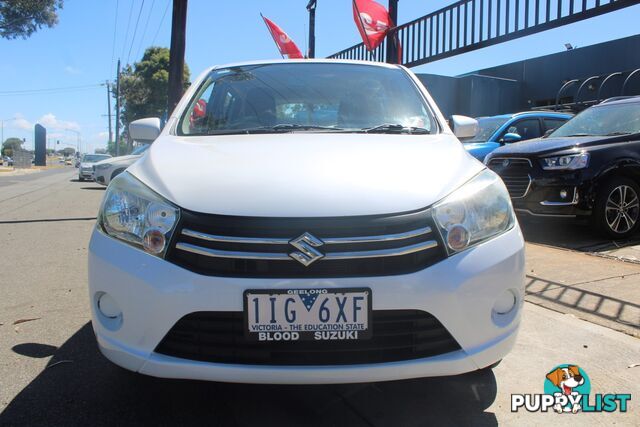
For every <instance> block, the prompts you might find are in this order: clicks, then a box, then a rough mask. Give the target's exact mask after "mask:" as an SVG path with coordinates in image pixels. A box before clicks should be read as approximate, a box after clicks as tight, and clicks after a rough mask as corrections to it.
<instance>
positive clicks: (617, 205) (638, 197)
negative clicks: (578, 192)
mask: <svg viewBox="0 0 640 427" xmlns="http://www.w3.org/2000/svg"><path fill="white" fill-rule="evenodd" d="M594 220H595V225H596V226H597V227H598V228H599V229H600V231H601V232H602V233H603V234H605V235H606V236H608V237H611V238H612V239H626V238H627V237H629V236H631V235H632V234H634V233H635V232H636V231H637V230H638V226H639V225H640V187H639V186H638V184H636V182H635V181H633V180H631V179H629V178H623V177H615V178H613V179H611V180H609V181H607V182H606V183H605V184H604V185H603V186H602V187H601V188H600V189H599V190H598V194H597V196H596V204H595V212H594Z"/></svg>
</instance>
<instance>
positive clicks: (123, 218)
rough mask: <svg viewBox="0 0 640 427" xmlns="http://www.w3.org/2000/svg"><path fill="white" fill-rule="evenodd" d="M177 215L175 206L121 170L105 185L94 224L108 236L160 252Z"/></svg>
mask: <svg viewBox="0 0 640 427" xmlns="http://www.w3.org/2000/svg"><path fill="white" fill-rule="evenodd" d="M179 217H180V210H179V209H178V208H177V207H175V206H174V205H173V204H171V203H170V202H168V201H167V200H165V199H164V198H162V197H161V196H160V195H158V194H156V193H155V192H153V191H152V190H151V189H149V188H148V187H147V186H146V185H144V184H143V183H142V182H140V181H138V180H137V179H136V178H135V177H134V176H133V175H131V174H130V173H127V172H124V173H121V174H120V175H118V176H117V177H116V178H115V179H114V180H113V181H111V184H110V185H109V187H108V188H107V192H106V194H105V196H104V201H103V202H102V207H101V208H100V214H99V216H98V224H99V226H100V227H102V229H103V230H104V232H105V233H107V234H108V235H110V236H113V237H115V238H117V239H120V240H123V241H125V242H127V243H130V244H132V245H134V246H138V247H142V248H143V249H144V250H145V251H147V252H149V253H150V254H153V255H157V256H163V255H164V254H165V252H166V249H167V245H168V243H169V241H170V240H171V235H172V233H173V231H174V229H175V226H176V223H177V222H178V219H179Z"/></svg>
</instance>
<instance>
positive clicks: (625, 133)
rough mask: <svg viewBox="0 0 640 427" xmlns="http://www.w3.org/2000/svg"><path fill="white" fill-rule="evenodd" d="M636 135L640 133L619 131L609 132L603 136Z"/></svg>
mask: <svg viewBox="0 0 640 427" xmlns="http://www.w3.org/2000/svg"><path fill="white" fill-rule="evenodd" d="M636 133H640V132H620V131H618V132H610V133H607V134H605V135H603V136H622V135H633V134H636Z"/></svg>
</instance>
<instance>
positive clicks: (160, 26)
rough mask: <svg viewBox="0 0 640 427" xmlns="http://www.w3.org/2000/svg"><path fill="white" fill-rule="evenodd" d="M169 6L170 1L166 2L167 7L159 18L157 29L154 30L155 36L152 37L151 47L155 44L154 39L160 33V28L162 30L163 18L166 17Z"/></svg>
mask: <svg viewBox="0 0 640 427" xmlns="http://www.w3.org/2000/svg"><path fill="white" fill-rule="evenodd" d="M170 4H171V0H167V5H166V6H165V8H164V13H163V14H162V18H160V23H159V24H158V29H157V30H156V34H155V35H154V36H153V40H151V46H153V44H154V43H155V42H156V37H158V34H159V33H160V28H162V23H163V22H164V17H165V16H167V11H168V10H169V5H170Z"/></svg>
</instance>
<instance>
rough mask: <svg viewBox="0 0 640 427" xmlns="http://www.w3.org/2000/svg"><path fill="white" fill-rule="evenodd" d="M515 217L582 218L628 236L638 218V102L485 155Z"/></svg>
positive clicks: (599, 110) (588, 114)
mask: <svg viewBox="0 0 640 427" xmlns="http://www.w3.org/2000/svg"><path fill="white" fill-rule="evenodd" d="M486 162H487V165H488V166H489V168H491V169H492V170H494V171H495V172H496V173H498V174H499V175H500V176H501V177H502V179H503V180H504V182H505V184H506V185H507V188H508V189H509V193H510V194H511V198H512V200H513V204H514V206H515V208H516V210H517V211H520V212H523V213H526V214H531V215H536V216H552V217H587V218H590V219H591V220H592V221H593V222H594V224H595V226H596V227H597V228H598V229H600V230H601V231H602V232H603V233H605V234H606V235H607V236H609V237H612V238H614V239H617V238H625V237H629V236H630V235H631V234H633V233H634V232H635V231H636V230H637V229H638V223H639V221H638V219H639V214H640V209H639V204H638V197H639V195H640V187H639V186H638V185H639V184H640V97H633V98H627V99H613V100H610V101H605V102H602V103H600V104H599V105H596V106H593V107H591V108H589V109H587V110H585V111H583V112H582V113H580V114H578V115H577V116H576V117H574V118H573V119H571V120H570V121H569V122H567V123H566V124H564V125H563V126H561V127H560V128H558V129H556V130H555V131H554V132H553V133H551V135H549V136H548V137H546V138H542V139H537V140H533V141H528V142H527V143H522V144H520V143H519V144H511V145H508V146H504V147H501V148H499V149H497V150H495V151H494V152H493V153H491V154H490V155H489V156H488V157H487V160H486Z"/></svg>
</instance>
